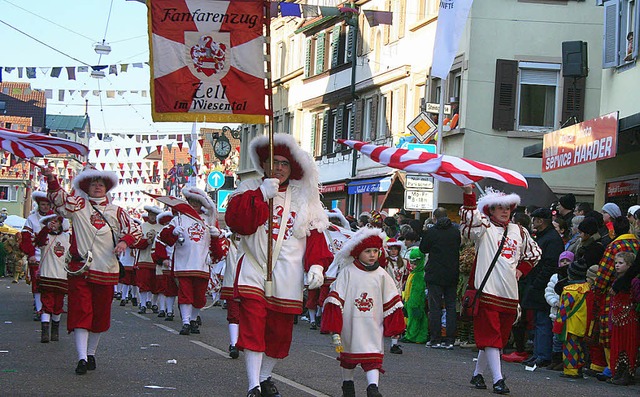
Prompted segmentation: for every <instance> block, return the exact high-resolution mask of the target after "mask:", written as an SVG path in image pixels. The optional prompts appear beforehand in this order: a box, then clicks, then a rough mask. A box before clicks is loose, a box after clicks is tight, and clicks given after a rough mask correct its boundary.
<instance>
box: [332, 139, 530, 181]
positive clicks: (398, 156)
mask: <svg viewBox="0 0 640 397" xmlns="http://www.w3.org/2000/svg"><path fill="white" fill-rule="evenodd" d="M338 143H341V144H343V145H347V146H349V147H352V148H354V149H355V150H357V151H359V152H361V153H363V154H364V155H366V156H367V157H369V158H371V160H373V161H375V162H378V163H380V164H383V165H386V166H389V167H391V168H396V169H399V170H404V171H407V172H415V173H419V174H430V175H431V176H433V177H434V178H436V179H438V180H440V181H443V182H449V183H453V184H455V185H458V186H464V185H468V184H470V183H474V182H478V181H479V180H482V179H484V178H493V179H495V180H498V181H501V182H504V183H508V184H510V185H515V186H523V187H527V186H528V185H527V180H526V179H525V177H524V176H522V175H521V174H520V173H519V172H517V171H512V170H509V169H506V168H502V167H497V166H495V165H490V164H486V163H481V162H479V161H474V160H468V159H464V158H461V157H455V156H448V155H446V154H434V153H426V152H423V151H420V150H409V149H399V148H395V147H388V146H378V145H372V144H369V143H365V142H360V141H352V140H345V139H338Z"/></svg>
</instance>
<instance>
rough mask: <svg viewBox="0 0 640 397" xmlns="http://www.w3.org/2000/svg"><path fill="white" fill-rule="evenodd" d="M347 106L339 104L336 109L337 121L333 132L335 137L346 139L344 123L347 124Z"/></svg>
mask: <svg viewBox="0 0 640 397" xmlns="http://www.w3.org/2000/svg"><path fill="white" fill-rule="evenodd" d="M344 110H345V106H344V105H340V106H338V109H336V122H335V126H336V128H335V130H334V133H333V139H340V138H342V139H344V125H345V120H344V116H345V112H344Z"/></svg>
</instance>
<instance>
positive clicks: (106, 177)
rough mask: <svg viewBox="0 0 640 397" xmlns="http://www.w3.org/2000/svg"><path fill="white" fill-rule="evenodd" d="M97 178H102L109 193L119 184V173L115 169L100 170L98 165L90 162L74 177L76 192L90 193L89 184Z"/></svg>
mask: <svg viewBox="0 0 640 397" xmlns="http://www.w3.org/2000/svg"><path fill="white" fill-rule="evenodd" d="M95 179H102V180H103V181H104V185H105V187H106V190H107V193H109V192H110V191H111V190H112V189H113V188H115V187H116V186H118V175H117V174H116V173H115V172H113V171H98V169H97V168H96V167H94V166H93V165H91V164H88V165H87V166H86V167H84V169H83V170H82V171H81V172H80V173H79V174H78V175H76V177H75V178H73V188H74V189H75V190H76V192H84V194H85V195H88V194H89V185H90V184H91V181H93V180H95Z"/></svg>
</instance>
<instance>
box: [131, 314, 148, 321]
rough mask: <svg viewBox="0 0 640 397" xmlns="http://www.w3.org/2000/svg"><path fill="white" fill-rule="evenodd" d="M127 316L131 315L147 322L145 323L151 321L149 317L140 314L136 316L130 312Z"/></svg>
mask: <svg viewBox="0 0 640 397" xmlns="http://www.w3.org/2000/svg"><path fill="white" fill-rule="evenodd" d="M129 314H132V315H134V316H136V317H138V318H141V319H143V320H147V321H149V320H151V319H150V318H149V317H145V316H143V315H142V314H138V313H134V312H130V313H129Z"/></svg>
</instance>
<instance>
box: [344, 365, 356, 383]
mask: <svg viewBox="0 0 640 397" xmlns="http://www.w3.org/2000/svg"><path fill="white" fill-rule="evenodd" d="M354 372H355V370H354V369H347V368H342V380H343V381H347V380H350V381H353V373H354Z"/></svg>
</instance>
